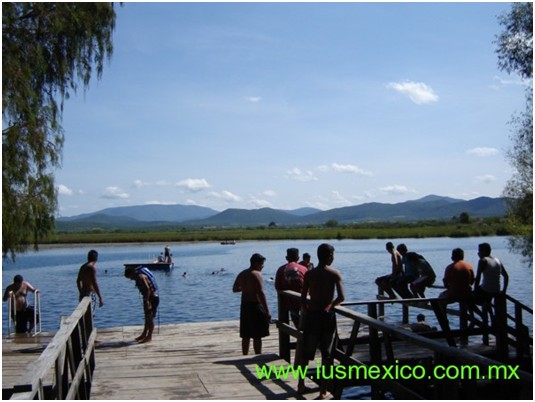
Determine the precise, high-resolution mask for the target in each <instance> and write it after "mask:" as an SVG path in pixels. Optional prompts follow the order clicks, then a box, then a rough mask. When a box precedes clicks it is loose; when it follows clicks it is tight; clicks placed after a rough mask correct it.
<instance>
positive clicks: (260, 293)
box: [232, 253, 271, 355]
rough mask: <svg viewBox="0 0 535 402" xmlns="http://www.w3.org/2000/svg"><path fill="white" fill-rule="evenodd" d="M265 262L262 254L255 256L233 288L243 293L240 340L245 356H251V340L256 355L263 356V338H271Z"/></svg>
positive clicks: (239, 275) (240, 274)
mask: <svg viewBox="0 0 535 402" xmlns="http://www.w3.org/2000/svg"><path fill="white" fill-rule="evenodd" d="M265 260H266V258H265V257H263V256H261V255H260V254H256V253H255V254H253V255H252V256H251V260H250V262H251V265H250V267H249V268H247V269H246V270H243V271H242V272H240V273H239V274H238V276H237V277H236V280H235V281H234V285H233V286H232V291H233V292H234V293H237V292H241V307H240V338H242V352H243V354H244V355H247V354H249V345H250V342H251V338H253V348H254V351H255V354H257V355H259V354H261V353H262V338H263V337H265V336H269V322H270V321H271V315H270V314H269V307H268V305H267V301H266V295H265V293H264V286H263V280H262V274H261V273H260V272H261V271H262V268H264V261H265Z"/></svg>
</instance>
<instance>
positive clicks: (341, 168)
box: [331, 163, 372, 176]
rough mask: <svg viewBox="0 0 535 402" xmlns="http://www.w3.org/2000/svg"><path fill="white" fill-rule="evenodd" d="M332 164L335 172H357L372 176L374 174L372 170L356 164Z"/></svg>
mask: <svg viewBox="0 0 535 402" xmlns="http://www.w3.org/2000/svg"><path fill="white" fill-rule="evenodd" d="M331 166H332V168H333V170H334V171H335V172H340V173H355V174H360V175H364V176H371V174H372V173H371V172H369V171H366V170H364V169H361V168H359V167H358V166H356V165H340V164H338V163H333V164H332V165H331Z"/></svg>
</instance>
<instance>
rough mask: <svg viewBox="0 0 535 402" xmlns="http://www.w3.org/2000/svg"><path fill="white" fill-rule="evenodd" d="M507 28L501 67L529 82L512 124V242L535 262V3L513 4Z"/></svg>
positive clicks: (501, 44)
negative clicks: (534, 207)
mask: <svg viewBox="0 0 535 402" xmlns="http://www.w3.org/2000/svg"><path fill="white" fill-rule="evenodd" d="M499 21H500V24H501V25H503V26H504V27H505V29H504V31H503V32H502V33H501V34H500V35H499V36H498V40H497V44H498V48H497V51H496V52H497V53H498V66H499V67H500V68H501V69H502V70H505V71H507V72H508V73H516V74H518V75H519V76H520V77H521V78H522V79H524V80H525V81H526V82H527V83H528V85H527V89H526V106H525V110H524V111H522V112H520V113H517V114H515V115H514V116H513V118H512V120H511V122H510V124H511V127H512V130H511V133H512V134H511V140H512V145H511V147H510V149H509V151H508V152H507V159H508V160H509V162H510V164H511V166H512V167H513V168H514V169H515V173H514V174H513V176H512V177H511V179H510V180H509V181H508V182H507V185H506V187H505V189H504V196H505V197H506V199H507V207H508V218H509V223H510V224H511V225H512V226H513V228H514V231H515V232H516V235H515V236H513V237H511V240H510V245H511V248H512V249H513V250H514V251H517V252H520V253H521V254H522V255H523V256H524V257H526V260H527V261H528V262H529V264H530V265H531V264H532V263H533V4H532V3H513V4H512V5H511V10H510V11H509V12H508V13H505V14H503V15H502V16H500V19H499Z"/></svg>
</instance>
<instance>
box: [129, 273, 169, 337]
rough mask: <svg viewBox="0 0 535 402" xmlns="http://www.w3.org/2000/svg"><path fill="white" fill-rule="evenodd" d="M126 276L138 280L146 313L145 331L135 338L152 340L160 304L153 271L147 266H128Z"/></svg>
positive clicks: (137, 284)
mask: <svg viewBox="0 0 535 402" xmlns="http://www.w3.org/2000/svg"><path fill="white" fill-rule="evenodd" d="M124 276H125V277H127V278H128V279H131V280H133V281H135V282H136V287H137V288H138V290H139V293H141V295H142V296H143V312H144V314H145V325H144V327H143V332H142V333H141V335H140V336H138V337H137V338H136V339H135V340H136V341H137V342H139V343H147V342H150V341H152V332H153V331H154V317H156V312H157V310H158V306H159V304H160V297H159V296H158V285H157V284H156V279H155V278H154V275H153V274H152V272H150V271H149V269H148V268H146V267H141V266H139V267H137V268H136V267H128V268H127V269H126V270H125V271H124Z"/></svg>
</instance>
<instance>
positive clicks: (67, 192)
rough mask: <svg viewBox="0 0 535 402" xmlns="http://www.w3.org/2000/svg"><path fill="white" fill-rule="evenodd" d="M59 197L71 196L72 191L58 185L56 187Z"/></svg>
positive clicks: (62, 185)
mask: <svg viewBox="0 0 535 402" xmlns="http://www.w3.org/2000/svg"><path fill="white" fill-rule="evenodd" d="M57 189H58V194H59V195H72V194H73V191H72V190H71V189H70V188H69V187H67V186H66V185H64V184H60V185H58V187H57Z"/></svg>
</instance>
